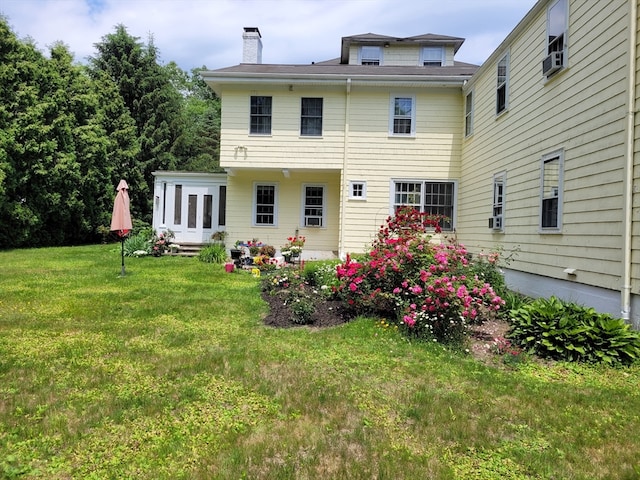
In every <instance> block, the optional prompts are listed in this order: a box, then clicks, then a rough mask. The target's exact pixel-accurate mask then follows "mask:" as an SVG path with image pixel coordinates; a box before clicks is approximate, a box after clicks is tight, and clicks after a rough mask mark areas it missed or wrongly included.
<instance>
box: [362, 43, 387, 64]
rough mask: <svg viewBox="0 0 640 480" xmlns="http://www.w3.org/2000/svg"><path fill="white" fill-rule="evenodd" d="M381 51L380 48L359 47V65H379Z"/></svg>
mask: <svg viewBox="0 0 640 480" xmlns="http://www.w3.org/2000/svg"><path fill="white" fill-rule="evenodd" d="M381 59H382V49H381V48H380V47H377V46H376V47H371V46H366V47H360V65H380V64H381V63H382V62H381Z"/></svg>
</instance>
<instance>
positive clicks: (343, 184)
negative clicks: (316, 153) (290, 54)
mask: <svg viewBox="0 0 640 480" xmlns="http://www.w3.org/2000/svg"><path fill="white" fill-rule="evenodd" d="M345 93H346V98H345V102H344V145H343V147H342V149H343V152H342V155H343V157H342V173H341V175H340V177H341V178H340V232H339V233H338V257H339V258H340V259H342V260H343V259H344V258H346V257H345V251H344V224H345V222H346V220H345V214H344V210H345V206H346V203H347V199H348V198H349V185H348V184H347V165H348V162H349V118H350V115H351V78H347V83H346V91H345Z"/></svg>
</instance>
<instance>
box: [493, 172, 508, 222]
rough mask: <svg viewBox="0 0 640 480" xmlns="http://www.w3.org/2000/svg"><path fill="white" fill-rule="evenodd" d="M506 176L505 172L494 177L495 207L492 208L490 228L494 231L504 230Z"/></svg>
mask: <svg viewBox="0 0 640 480" xmlns="http://www.w3.org/2000/svg"><path fill="white" fill-rule="evenodd" d="M506 176H507V174H506V173H505V172H501V173H497V174H495V175H494V176H493V206H492V208H491V219H490V220H489V227H490V228H492V229H494V230H503V229H504V206H505V205H504V200H505V197H504V196H505V190H504V187H505V181H506Z"/></svg>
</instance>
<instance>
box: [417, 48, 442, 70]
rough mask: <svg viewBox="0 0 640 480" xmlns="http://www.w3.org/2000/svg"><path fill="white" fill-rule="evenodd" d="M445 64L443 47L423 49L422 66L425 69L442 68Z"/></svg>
mask: <svg viewBox="0 0 640 480" xmlns="http://www.w3.org/2000/svg"><path fill="white" fill-rule="evenodd" d="M443 64H444V48H443V47H422V65H424V66H425V67H440V66H442V65H443Z"/></svg>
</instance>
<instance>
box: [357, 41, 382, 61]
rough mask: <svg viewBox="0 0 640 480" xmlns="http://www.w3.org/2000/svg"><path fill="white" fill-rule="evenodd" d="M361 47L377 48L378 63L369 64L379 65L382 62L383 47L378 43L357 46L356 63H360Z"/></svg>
mask: <svg viewBox="0 0 640 480" xmlns="http://www.w3.org/2000/svg"><path fill="white" fill-rule="evenodd" d="M363 47H375V48H377V49H378V54H379V56H378V62H379V63H378V65H369V66H380V65H382V64H383V63H382V57H383V53H382V52H384V49H383V48H382V47H381V46H380V45H361V46H360V47H359V48H358V65H362V48H363ZM369 60H372V59H369ZM365 66H366V65H365Z"/></svg>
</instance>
